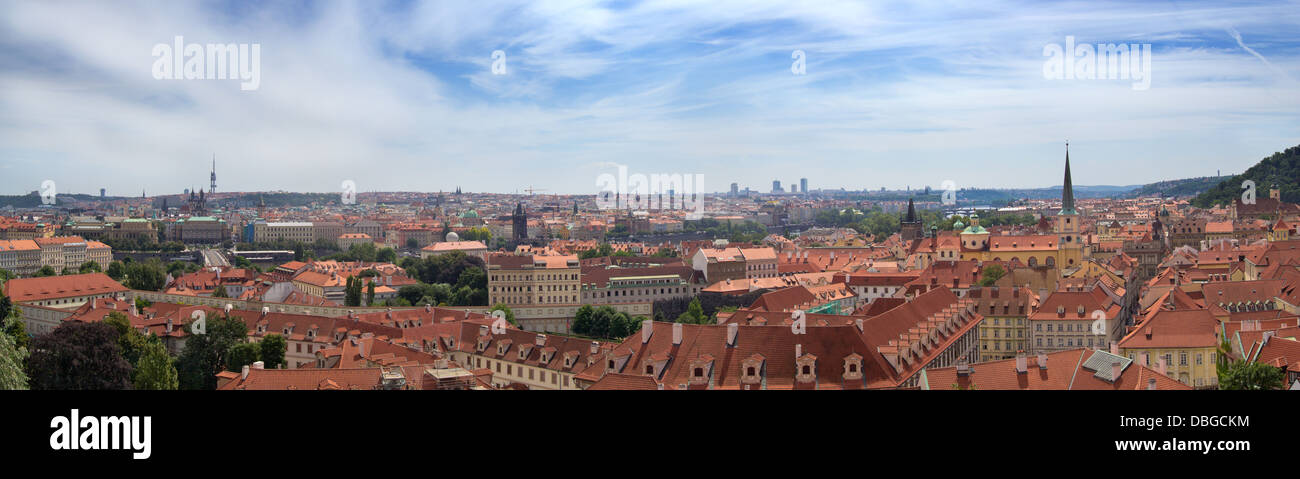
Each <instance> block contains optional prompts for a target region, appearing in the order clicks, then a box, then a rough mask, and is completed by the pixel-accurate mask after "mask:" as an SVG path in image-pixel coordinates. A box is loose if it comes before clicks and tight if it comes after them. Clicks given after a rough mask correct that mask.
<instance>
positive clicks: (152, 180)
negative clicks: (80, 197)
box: [0, 0, 1300, 195]
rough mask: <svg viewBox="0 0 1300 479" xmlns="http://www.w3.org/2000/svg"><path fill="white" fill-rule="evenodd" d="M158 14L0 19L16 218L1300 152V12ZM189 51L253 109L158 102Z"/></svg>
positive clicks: (1104, 7)
mask: <svg viewBox="0 0 1300 479" xmlns="http://www.w3.org/2000/svg"><path fill="white" fill-rule="evenodd" d="M166 3H177V4H176V5H171V4H165V3H163V2H140V3H118V2H113V3H103V2H97V3H90V2H87V3H75V2H72V3H59V4H57V5H55V4H51V3H50V2H5V3H4V4H3V5H0V12H3V13H0V46H3V51H4V54H3V56H2V57H0V194H19V193H25V192H29V191H33V190H36V189H38V187H39V185H40V183H41V181H42V180H45V179H53V180H55V181H56V183H57V184H58V185H59V191H60V192H61V193H66V192H98V189H99V188H101V187H104V188H108V191H109V192H110V194H119V195H138V194H139V193H140V191H141V190H142V189H143V190H146V191H147V192H149V193H150V194H161V193H176V192H179V191H180V190H182V189H184V188H189V187H191V186H194V187H201V186H205V185H206V184H207V168H208V166H209V162H210V160H211V157H212V155H213V154H216V157H217V161H218V171H217V174H218V180H219V181H218V184H219V188H220V189H221V190H222V191H261V190H290V191H336V190H337V189H338V188H339V184H340V183H341V182H342V181H343V180H346V179H351V180H354V181H355V182H356V183H357V185H358V188H359V189H360V190H361V191H375V190H383V191H393V190H404V191H439V190H452V189H455V188H456V187H457V186H460V187H462V188H464V189H466V190H471V191H496V192H513V191H517V190H521V189H523V188H527V187H530V186H533V187H537V188H546V189H548V190H549V191H555V192H562V193H594V192H595V191H596V183H595V181H596V178H597V177H598V176H599V175H601V174H603V173H613V172H614V169H613V166H614V165H616V164H621V165H627V166H628V168H629V171H630V172H631V173H642V174H654V173H669V174H673V173H676V174H702V175H704V178H705V189H706V190H709V191H722V190H725V189H727V187H728V185H729V184H730V183H732V182H738V183H740V185H741V187H742V188H743V187H746V186H748V187H751V188H754V189H758V190H762V191H766V190H767V189H769V188H770V186H771V182H772V180H773V179H778V180H781V182H782V183H783V184H785V185H789V184H790V183H791V182H794V181H797V180H798V179H799V178H801V177H806V178H808V179H809V185H810V187H811V188H841V187H842V188H846V189H861V188H870V189H879V188H880V187H882V186H884V187H889V188H902V187H905V186H909V185H910V186H912V187H917V188H919V187H923V186H926V185H929V186H932V187H938V186H939V185H940V184H941V183H942V182H943V181H944V180H953V181H954V182H955V183H956V184H957V185H958V186H959V187H1041V186H1049V185H1054V184H1057V183H1059V182H1060V177H1061V174H1060V170H1061V162H1062V159H1063V151H1062V146H1063V145H1062V144H1063V142H1064V141H1065V139H1067V138H1068V139H1069V140H1070V142H1071V159H1072V162H1073V165H1074V175H1075V183H1076V184H1115V185H1118V184H1139V183H1146V182H1151V181H1158V180H1162V179H1173V178H1182V177H1189V176H1205V175H1212V174H1214V173H1215V172H1216V170H1222V171H1223V172H1225V173H1228V172H1240V171H1242V170H1244V169H1245V168H1247V167H1249V166H1250V165H1252V164H1253V163H1254V162H1256V161H1258V160H1259V159H1260V158H1262V157H1264V156H1266V155H1268V154H1271V153H1272V152H1274V151H1278V150H1281V149H1284V148H1286V147H1288V146H1294V145H1296V144H1300V61H1298V60H1300V57H1298V55H1300V28H1298V27H1300V4H1297V3H1296V2H1259V3H1242V2H1231V3H1229V2H1140V3H1108V2H1053V3H1049V2H999V1H991V2H924V1H923V2H914V1H910V2H897V3H895V2H841V1H820V2H754V1H732V0H718V1H701V2H683V1H656V2H632V1H619V2H549V1H546V2H543V1H523V2H494V1H473V2H467V1H443V2H417V1H402V2H283V3H271V4H269V5H262V4H244V3H227V2H204V3H189V2H166ZM177 35H181V36H184V38H185V41H186V42H187V43H199V44H208V43H257V44H259V45H260V46H261V47H260V48H261V62H260V77H261V84H260V88H258V89H257V90H255V91H241V90H240V88H239V86H238V85H239V82H238V81H237V80H184V81H173V80H157V79H154V78H153V76H152V75H151V68H152V66H153V63H154V58H153V57H152V56H151V51H152V48H153V46H154V45H155V44H158V43H165V44H170V43H171V42H172V40H173V38H174V37H175V36H177ZM1067 36H1073V37H1075V38H1076V41H1077V42H1078V43H1091V44H1096V43H1116V44H1118V43H1126V44H1150V45H1151V48H1152V62H1151V65H1152V66H1151V82H1150V88H1149V89H1146V90H1135V89H1134V88H1133V87H1132V84H1133V81H1131V80H1124V79H1116V80H1082V79H1078V80H1063V79H1062V80H1054V79H1047V78H1044V74H1043V65H1044V62H1045V61H1046V58H1045V57H1044V56H1043V51H1044V47H1045V46H1046V45H1049V44H1064V43H1065V41H1066V37H1067ZM494 50H502V51H504V52H505V54H506V63H505V64H506V74H504V75H494V74H493V73H492V62H493V60H492V57H491V54H492V52H493V51H494ZM795 50H801V51H803V52H804V53H805V55H806V57H805V61H806V64H805V65H806V70H805V71H806V73H805V74H803V75H796V74H794V73H792V72H791V65H792V62H793V60H792V52H793V51H795Z"/></svg>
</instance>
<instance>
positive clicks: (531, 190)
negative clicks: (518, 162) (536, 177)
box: [524, 186, 548, 196]
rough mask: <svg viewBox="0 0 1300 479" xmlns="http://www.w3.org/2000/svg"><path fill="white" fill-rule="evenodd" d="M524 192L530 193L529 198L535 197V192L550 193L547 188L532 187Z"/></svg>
mask: <svg viewBox="0 0 1300 479" xmlns="http://www.w3.org/2000/svg"><path fill="white" fill-rule="evenodd" d="M524 191H527V192H528V196H533V192H535V191H548V190H547V189H546V188H533V187H532V186H529V187H527V188H524Z"/></svg>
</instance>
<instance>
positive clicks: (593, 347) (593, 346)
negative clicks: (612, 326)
mask: <svg viewBox="0 0 1300 479" xmlns="http://www.w3.org/2000/svg"><path fill="white" fill-rule="evenodd" d="M599 352H600V343H599V342H596V341H592V342H591V354H596V353H599Z"/></svg>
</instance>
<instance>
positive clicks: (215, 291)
mask: <svg viewBox="0 0 1300 479" xmlns="http://www.w3.org/2000/svg"><path fill="white" fill-rule="evenodd" d="M212 297H213V298H229V297H230V293H227V292H226V287H225V286H222V285H217V287H215V288H212Z"/></svg>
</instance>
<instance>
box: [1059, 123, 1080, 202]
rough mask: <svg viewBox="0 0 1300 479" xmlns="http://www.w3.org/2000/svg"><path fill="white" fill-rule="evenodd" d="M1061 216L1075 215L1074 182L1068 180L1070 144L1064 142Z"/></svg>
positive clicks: (1067, 141)
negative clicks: (1063, 181) (1063, 180)
mask: <svg viewBox="0 0 1300 479" xmlns="http://www.w3.org/2000/svg"><path fill="white" fill-rule="evenodd" d="M1060 214H1063V215H1077V214H1079V213H1078V212H1077V211H1075V210H1074V182H1073V181H1071V180H1070V142H1069V140H1066V142H1065V183H1064V185H1063V186H1062V187H1061V213H1060Z"/></svg>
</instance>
